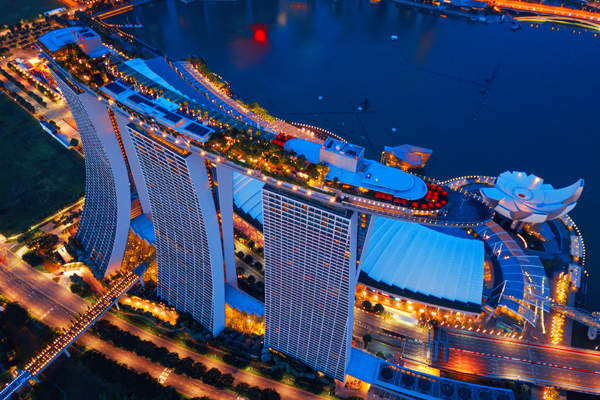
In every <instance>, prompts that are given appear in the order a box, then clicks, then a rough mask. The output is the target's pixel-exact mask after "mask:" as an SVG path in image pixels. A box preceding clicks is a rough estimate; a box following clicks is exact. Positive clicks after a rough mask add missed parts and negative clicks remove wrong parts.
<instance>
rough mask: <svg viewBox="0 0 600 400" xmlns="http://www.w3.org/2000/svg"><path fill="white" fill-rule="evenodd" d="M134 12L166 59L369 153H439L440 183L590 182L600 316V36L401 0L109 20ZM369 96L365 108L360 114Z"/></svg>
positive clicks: (257, 5) (173, 6)
mask: <svg viewBox="0 0 600 400" xmlns="http://www.w3.org/2000/svg"><path fill="white" fill-rule="evenodd" d="M125 15H128V16H129V18H130V20H132V21H133V20H134V18H136V17H137V18H139V20H140V22H142V24H143V28H141V29H130V30H129V31H130V32H131V33H132V34H134V35H136V36H137V37H138V38H139V39H141V40H143V41H144V42H146V43H148V44H150V45H151V46H154V47H156V48H157V49H159V50H160V51H162V52H164V53H165V54H166V55H167V56H168V57H171V58H174V59H183V58H185V57H187V55H188V54H193V53H196V54H198V55H200V56H202V57H205V58H206V59H208V60H209V63H208V66H209V68H210V69H211V70H213V71H215V72H216V73H218V74H220V75H222V76H223V77H224V78H225V79H226V80H227V81H228V82H229V83H230V84H231V87H232V89H233V91H234V92H236V93H237V94H239V95H240V96H242V97H244V98H246V99H250V100H255V101H258V102H259V103H260V104H261V105H262V106H263V107H265V108H267V109H268V110H269V111H270V112H271V113H272V114H273V115H275V116H276V117H279V118H282V119H287V120H290V121H295V122H300V123H306V124H313V125H319V126H321V127H324V128H327V129H329V130H332V131H334V132H336V133H338V134H340V135H341V136H343V137H345V138H346V139H348V140H349V141H351V142H354V143H356V144H359V145H362V146H364V147H365V148H366V149H367V156H369V157H372V158H375V159H379V157H380V154H381V151H382V150H383V146H384V145H392V146H393V145H398V144H405V143H409V144H414V145H417V146H423V147H428V148H431V149H433V151H434V152H433V156H432V157H431V159H430V161H429V164H428V165H427V167H426V170H425V172H426V174H427V175H430V176H432V177H435V178H438V179H442V180H444V179H449V178H452V177H456V176H462V175H475V174H483V175H497V174H499V173H501V172H504V171H506V170H517V171H525V172H527V173H535V174H537V175H540V176H542V177H544V178H545V179H546V182H547V183H551V184H553V185H554V186H555V187H562V186H566V185H568V184H571V183H573V182H574V181H575V180H577V179H578V178H584V179H585V180H586V186H585V189H584V191H583V195H582V197H581V199H580V201H579V204H578V205H577V207H576V208H575V210H574V211H573V212H571V216H572V217H573V218H574V220H575V221H576V223H577V224H578V225H579V227H580V229H581V231H582V233H583V235H584V239H585V243H586V245H587V246H586V248H587V254H586V255H587V257H586V265H587V268H588V271H589V272H590V275H591V276H590V288H589V291H588V307H587V308H588V309H590V310H593V311H596V310H599V311H600V295H599V294H598V293H599V290H598V288H597V286H598V285H597V284H595V283H594V282H597V281H598V278H599V275H600V268H598V266H597V265H598V262H599V260H600V249H598V245H600V234H599V233H598V226H599V224H600V217H599V213H598V205H597V204H596V200H598V199H600V188H599V184H600V179H599V175H598V168H599V167H600V161H599V157H598V151H599V150H600V140H599V139H598V125H599V122H600V121H599V118H598V110H599V108H600V72H599V71H598V70H599V66H600V51H598V50H599V45H600V36H594V33H591V32H588V31H580V30H579V29H575V33H574V32H573V31H574V28H569V27H566V26H554V27H553V26H550V25H540V26H539V27H536V26H533V27H530V26H529V25H524V26H523V29H521V30H520V31H518V32H511V31H510V30H509V26H508V25H507V24H492V25H485V24H481V23H473V22H470V21H467V20H463V19H454V18H451V17H448V18H444V17H441V16H440V15H436V14H426V13H422V12H420V11H418V10H417V9H411V8H406V7H404V6H398V5H396V4H395V3H391V2H390V0H383V1H382V3H381V4H380V5H378V6H372V5H369V4H368V2H367V1H366V0H351V1H344V0H338V1H333V0H317V1H309V2H289V1H283V0H282V1H278V2H277V1H267V0H260V1H256V0H238V1H233V2H229V1H220V2H213V3H206V2H200V1H199V2H195V3H192V4H189V5H186V4H183V3H181V2H180V1H179V0H155V1H154V2H152V3H149V4H146V5H144V6H140V7H137V8H135V9H134V10H133V11H132V12H130V13H128V14H124V15H120V16H117V17H115V18H113V19H112V20H110V21H108V22H112V23H120V22H124V21H125ZM553 28H554V29H553ZM579 32H580V33H579ZM263 33H265V34H264V35H263ZM391 35H397V36H398V38H399V40H398V41H397V42H392V41H391V40H390V36H391ZM263 36H264V37H263ZM263 39H264V40H263ZM501 60H502V61H503V62H502V63H501V64H500V61H501ZM498 65H501V66H500V69H499V74H498V75H497V76H496V77H495V79H494V82H493V89H492V90H491V91H490V92H489V94H488V96H487V98H486V99H485V104H484V105H483V106H482V107H481V111H480V112H479V115H478V121H477V122H475V121H473V116H474V114H475V111H476V109H477V108H478V104H479V103H480V102H481V101H482V95H481V94H480V90H481V85H482V84H483V83H484V82H485V80H486V79H491V78H492V76H493V74H494V71H495V70H496V68H497V66H498ZM415 67H418V68H420V69H418V68H415ZM319 96H322V97H323V99H322V100H319ZM365 98H368V101H369V104H370V107H369V108H368V112H366V113H359V114H357V113H354V111H355V110H356V108H357V107H358V106H359V105H360V104H361V103H362V102H363V101H364V99H365ZM315 116H316V117H315ZM340 123H343V126H342V125H340ZM392 128H396V131H395V132H394V131H392ZM363 137H364V138H363ZM361 138H362V139H361Z"/></svg>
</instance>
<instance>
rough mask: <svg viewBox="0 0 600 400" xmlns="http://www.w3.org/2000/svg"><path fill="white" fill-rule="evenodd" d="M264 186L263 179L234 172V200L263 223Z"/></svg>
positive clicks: (239, 206) (238, 205)
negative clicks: (262, 190) (262, 191)
mask: <svg viewBox="0 0 600 400" xmlns="http://www.w3.org/2000/svg"><path fill="white" fill-rule="evenodd" d="M263 186H265V183H264V182H263V181H259V180H257V179H254V178H252V177H250V176H248V175H244V174H240V173H239V172H235V171H234V172H233V202H234V203H235V205H236V206H237V207H238V208H241V209H242V210H244V212H245V213H246V214H248V215H250V216H251V217H252V218H254V219H255V220H257V221H258V222H260V223H261V224H262V223H263V214H262V194H261V189H262V188H263Z"/></svg>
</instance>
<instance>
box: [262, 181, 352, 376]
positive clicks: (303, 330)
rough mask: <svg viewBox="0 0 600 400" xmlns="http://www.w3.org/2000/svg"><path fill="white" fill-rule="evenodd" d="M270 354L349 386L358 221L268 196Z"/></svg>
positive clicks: (321, 206) (348, 215) (344, 213)
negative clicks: (288, 358) (346, 377)
mask: <svg viewBox="0 0 600 400" xmlns="http://www.w3.org/2000/svg"><path fill="white" fill-rule="evenodd" d="M262 194H263V218H264V240H265V346H267V347H270V348H272V349H275V350H277V351H280V352H282V353H284V354H287V355H290V356H292V357H295V358H297V359H299V360H301V361H303V362H304V363H306V364H308V365H309V366H311V367H313V368H315V369H316V370H317V371H320V372H323V373H324V374H326V375H328V376H331V377H334V378H335V379H338V380H343V379H344V374H345V369H346V365H347V362H348V360H349V355H350V349H351V344H352V324H353V306H354V286H355V284H354V283H355V282H356V273H357V263H356V252H355V251H352V249H353V248H355V246H356V226H357V218H356V214H353V213H352V212H350V211H343V210H341V209H336V208H334V207H332V206H327V205H325V204H313V203H309V202H307V201H306V200H304V199H300V198H296V197H292V196H291V195H289V194H284V193H281V192H278V191H275V190H274V189H270V188H268V187H265V188H263V190H262Z"/></svg>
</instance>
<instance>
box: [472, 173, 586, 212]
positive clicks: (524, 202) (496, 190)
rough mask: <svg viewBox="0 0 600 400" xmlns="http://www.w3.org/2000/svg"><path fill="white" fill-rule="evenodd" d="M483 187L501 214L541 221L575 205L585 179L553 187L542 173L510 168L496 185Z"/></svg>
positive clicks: (569, 209)
mask: <svg viewBox="0 0 600 400" xmlns="http://www.w3.org/2000/svg"><path fill="white" fill-rule="evenodd" d="M480 191H481V194H482V196H483V197H484V198H485V200H486V201H487V202H489V203H490V204H491V205H492V206H493V207H494V209H495V210H496V211H497V212H498V213H499V214H500V215H503V216H504V217H506V218H510V219H512V220H514V221H523V222H532V223H542V222H546V221H548V220H551V219H554V218H558V217H562V216H563V215H565V214H566V213H568V212H569V211H571V210H572V209H573V208H574V207H575V205H576V204H577V200H578V199H579V196H581V192H582V191H583V179H580V180H578V181H577V182H575V183H574V184H572V185H571V186H567V187H565V188H562V189H554V187H552V185H550V184H544V180H543V179H542V178H540V177H539V176H535V175H533V174H532V175H527V174H526V173H524V172H516V171H515V172H508V171H507V172H504V173H502V174H500V175H499V176H498V178H496V184H495V186H494V187H493V188H483V189H481V190H480Z"/></svg>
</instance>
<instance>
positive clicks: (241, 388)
mask: <svg viewBox="0 0 600 400" xmlns="http://www.w3.org/2000/svg"><path fill="white" fill-rule="evenodd" d="M249 389H250V385H249V384H247V383H246V382H240V383H238V384H237V385H236V386H235V392H236V393H237V394H238V395H240V396H245V395H246V393H248V390H249Z"/></svg>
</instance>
